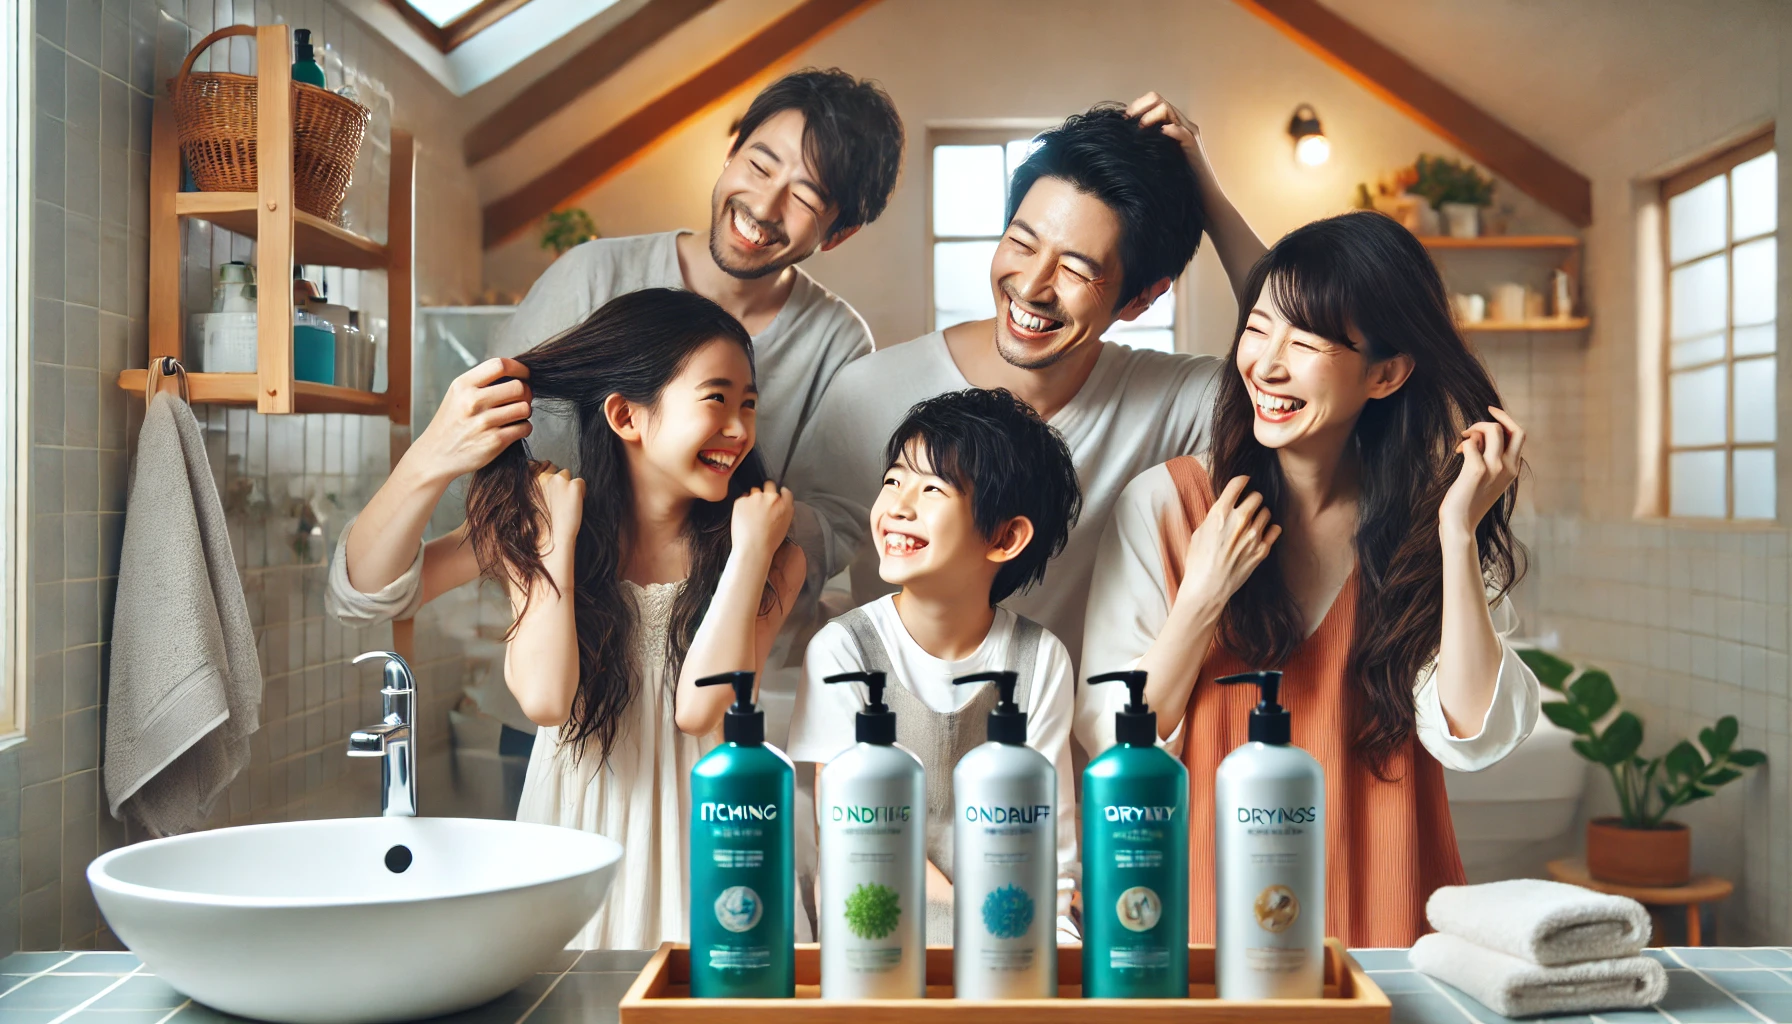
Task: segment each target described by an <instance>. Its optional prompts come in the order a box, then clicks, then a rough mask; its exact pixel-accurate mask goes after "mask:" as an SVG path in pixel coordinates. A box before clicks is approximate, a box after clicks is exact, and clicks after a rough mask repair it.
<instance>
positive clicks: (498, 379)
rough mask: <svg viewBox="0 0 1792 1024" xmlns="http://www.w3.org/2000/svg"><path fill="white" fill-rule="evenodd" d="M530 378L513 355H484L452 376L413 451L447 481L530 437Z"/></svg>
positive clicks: (473, 468)
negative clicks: (496, 356) (471, 365)
mask: <svg viewBox="0 0 1792 1024" xmlns="http://www.w3.org/2000/svg"><path fill="white" fill-rule="evenodd" d="M528 376H529V368H528V367H526V366H524V365H523V364H522V363H519V362H517V361H516V360H514V359H487V360H486V361H485V362H483V363H480V364H479V365H478V366H475V367H473V368H472V369H471V370H468V371H467V372H466V373H463V374H461V375H460V376H458V377H456V378H454V383H452V384H450V385H448V393H447V394H446V395H443V396H442V404H441V406H440V407H438V408H437V409H436V414H435V417H434V418H433V419H431V420H430V421H429V426H428V427H427V428H425V429H424V431H423V433H422V434H421V435H420V436H419V437H418V438H417V441H416V443H415V444H413V445H412V446H411V450H412V451H413V452H415V451H418V450H421V453H422V454H423V455H424V456H425V457H426V459H427V461H428V464H429V465H430V467H431V468H432V469H433V470H434V472H435V473H437V474H438V475H440V476H441V477H443V478H445V479H453V478H455V477H458V476H462V475H464V474H467V473H471V472H473V471H474V470H477V469H480V468H482V467H483V466H484V465H485V464H486V463H488V462H490V461H492V460H493V459H495V458H497V457H498V453H499V452H501V451H503V450H504V449H506V448H508V447H510V446H511V445H512V444H515V443H516V442H517V441H520V440H522V439H523V438H525V437H528V436H529V409H530V398H531V394H530V391H529V383H528V380H527V378H528ZM507 378H511V379H507Z"/></svg>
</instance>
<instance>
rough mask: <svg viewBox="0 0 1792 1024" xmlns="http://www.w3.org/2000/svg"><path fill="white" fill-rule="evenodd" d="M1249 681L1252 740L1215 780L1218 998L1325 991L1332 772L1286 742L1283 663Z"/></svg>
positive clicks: (1235, 679) (1239, 679)
mask: <svg viewBox="0 0 1792 1024" xmlns="http://www.w3.org/2000/svg"><path fill="white" fill-rule="evenodd" d="M1217 681H1218V682H1221V683H1251V684H1255V685H1256V686H1257V687H1259V689H1260V691H1261V693H1260V696H1261V699H1260V700H1259V701H1258V703H1257V706H1256V708H1255V709H1253V710H1252V711H1251V719H1250V741H1249V742H1247V743H1245V744H1243V745H1242V746H1240V747H1239V748H1238V749H1237V750H1234V751H1232V753H1230V754H1227V755H1226V759H1225V760H1224V761H1221V762H1220V767H1219V771H1218V773H1217V774H1216V776H1215V779H1214V794H1213V818H1214V858H1215V862H1216V863H1215V864H1214V888H1215V890H1216V891H1215V892H1214V907H1215V909H1216V911H1217V914H1218V926H1219V927H1218V935H1217V944H1216V950H1215V958H1216V965H1215V966H1216V969H1217V973H1218V981H1219V997H1220V998H1221V999H1318V998H1320V997H1321V996H1322V995H1324V989H1325V773H1324V771H1323V770H1322V769H1321V768H1320V767H1319V762H1318V761H1315V760H1314V759H1313V755H1311V754H1309V753H1307V752H1306V751H1304V750H1302V749H1300V748H1299V747H1297V746H1294V745H1292V744H1290V743H1289V742H1288V739H1289V734H1290V720H1289V716H1288V712H1287V710H1286V709H1284V708H1283V707H1282V705H1281V704H1279V703H1278V702H1277V696H1278V692H1279V690H1280V688H1281V684H1282V673H1280V672H1247V673H1244V674H1243V675H1236V676H1225V677H1222V678H1221V679H1219V680H1217Z"/></svg>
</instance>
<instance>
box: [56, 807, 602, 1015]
mask: <svg viewBox="0 0 1792 1024" xmlns="http://www.w3.org/2000/svg"><path fill="white" fill-rule="evenodd" d="M621 857H622V848H621V847H620V846H618V845H617V844H616V843H614V842H612V841H611V840H609V839H606V838H604V837H603V836H598V835H592V834H590V833H587V832H581V831H578V830H576V829H567V828H555V827H552V826H548V825H533V824H527V823H524V822H515V821H487V820H481V819H470V818H408V817H382V818H346V819H335V820H326V821H299V822H291V823H286V824H278V825H250V826H245V827H242V828H227V829H219V830H217V831H214V832H198V833H194V834H192V835H185V836H176V837H173V838H169V839H158V840H155V841H152V842H147V843H141V844H138V845H136V846H127V847H125V848H123V849H120V850H114V851H112V852H111V853H107V854H105V855H103V856H101V857H99V858H98V859H97V860H95V861H94V862H93V864H92V865H91V866H89V867H88V869H87V879H88V882H89V883H90V884H91V885H92V886H93V894H94V898H95V899H96V900H97V901H98V903H99V908H100V911H101V912H102V913H104V914H105V916H106V923H107V924H109V925H110V926H111V927H112V931H113V932H114V933H115V934H116V935H117V936H118V938H119V939H120V941H122V942H123V943H124V944H125V945H126V946H128V947H129V948H130V949H131V951H132V952H133V953H136V954H137V956H138V957H140V958H141V959H142V960H143V962H144V964H145V965H146V966H147V968H148V969H149V970H150V971H153V972H154V973H155V974H157V975H159V976H161V977H162V978H163V979H164V980H165V981H167V982H168V984H170V985H172V986H174V987H175V988H176V989H179V990H180V991H181V992H183V993H185V994H187V995H188V996H191V997H192V998H193V999H194V1000H196V1001H198V1002H201V1003H204V1004H206V1005H208V1006H211V1007H214V1008H216V1009H219V1010H224V1011H227V1012H229V1013H234V1014H238V1015H240V1016H244V1017H254V1018H258V1019H261V1020H269V1021H291V1022H294V1024H326V1022H328V1024H371V1022H377V1021H398V1020H416V1019H419V1018H423V1017H431V1016H435V1015H437V1014H443V1013H451V1012H453V1011H455V1010H461V1009H465V1008H467V1007H469V1006H476V1005H478V1004H480V1003H483V1002H486V1001H488V1000H491V999H495V998H497V997H498V996H500V995H502V994H504V993H505V992H508V991H509V990H511V989H512V988H515V987H516V986H517V985H519V984H521V983H522V982H523V981H524V980H526V979H527V978H528V977H529V975H530V974H532V973H533V972H535V971H537V970H539V969H541V968H542V967H543V966H544V965H545V964H547V963H548V962H549V961H551V960H552V959H553V957H554V954H555V953H556V951H558V950H560V949H561V948H563V947H564V946H565V945H566V943H567V942H568V941H570V940H571V939H572V937H573V935H575V934H576V933H577V932H578V930H579V928H580V927H581V926H583V925H584V924H585V922H586V921H588V920H589V919H590V918H591V915H592V914H594V913H596V912H597V908H598V905H599V904H600V903H602V902H603V898H604V892H605V890H606V889H607V888H608V887H609V884H610V877H611V875H613V874H614V873H615V869H616V862H617V861H618V860H619V859H620V858H621Z"/></svg>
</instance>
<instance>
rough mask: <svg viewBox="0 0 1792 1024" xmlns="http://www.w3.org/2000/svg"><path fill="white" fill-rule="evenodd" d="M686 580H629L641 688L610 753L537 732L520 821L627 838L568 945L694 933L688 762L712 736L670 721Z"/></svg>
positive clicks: (638, 942)
mask: <svg viewBox="0 0 1792 1024" xmlns="http://www.w3.org/2000/svg"><path fill="white" fill-rule="evenodd" d="M683 585H684V584H682V583H655V584H650V585H648V586H645V587H642V586H639V585H637V584H634V583H629V582H627V581H624V582H623V587H624V589H625V590H626V591H627V592H628V593H629V594H630V596H632V597H633V598H634V602H635V609H636V619H635V622H636V628H635V641H634V651H633V654H634V661H635V667H636V685H637V686H638V687H639V689H637V690H636V692H635V699H634V701H633V702H631V703H630V704H629V709H628V712H627V717H626V720H625V721H624V722H623V725H622V729H621V730H620V731H619V732H618V733H617V737H616V741H615V745H614V748H613V749H612V750H611V751H610V752H609V754H610V756H609V758H608V759H607V760H606V759H605V758H604V757H603V756H602V751H600V750H598V749H597V748H596V745H595V744H588V745H587V748H586V749H585V751H584V754H583V756H582V757H581V756H577V752H576V751H575V750H574V749H573V748H572V747H570V746H568V745H565V744H562V743H561V742H560V730H559V728H557V727H556V728H543V729H540V730H539V731H537V732H536V734H535V749H534V751H533V752H532V753H531V754H530V755H529V770H528V774H527V775H526V776H525V777H524V780H523V798H522V803H521V804H520V805H519V807H518V809H517V815H516V817H517V820H518V821H533V822H540V823H542V824H547V825H562V826H565V827H567V828H579V829H584V830H585V831H587V832H596V833H597V834H599V835H603V836H608V837H609V838H611V839H614V840H616V842H618V843H620V844H621V845H622V861H621V863H620V864H618V865H617V868H616V875H615V877H614V879H613V880H612V881H611V882H610V892H609V895H608V896H607V897H606V898H605V899H604V904H603V906H602V907H601V908H599V909H598V912H597V916H596V917H593V918H592V919H591V921H590V922H589V923H587V924H586V925H585V927H584V928H583V929H581V930H580V931H579V934H578V935H577V936H575V937H574V938H573V940H572V941H571V942H570V943H568V944H567V946H568V948H570V949H653V948H654V947H656V946H658V945H659V944H660V943H661V942H663V941H666V940H673V941H678V942H683V941H686V940H687V938H688V934H687V933H688V932H689V929H690V915H689V911H688V909H687V906H686V893H687V888H686V880H687V879H688V878H689V876H690V873H689V851H690V843H689V839H688V836H687V833H686V830H687V827H688V823H689V821H690V797H691V766H693V765H695V764H696V763H697V759H698V758H700V757H702V756H703V754H704V753H706V752H707V750H708V748H709V746H710V744H709V742H708V741H704V740H699V739H698V738H697V737H695V736H687V735H685V734H684V733H682V732H679V731H678V726H677V725H676V724H675V723H674V722H673V720H672V697H673V691H674V683H675V682H676V681H675V680H671V679H667V678H666V671H665V659H666V633H667V625H668V624H669V622H670V619H671V615H672V601H673V599H674V598H675V597H677V595H678V590H679V588H680V587H682V586H683Z"/></svg>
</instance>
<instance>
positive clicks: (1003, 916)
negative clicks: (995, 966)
mask: <svg viewBox="0 0 1792 1024" xmlns="http://www.w3.org/2000/svg"><path fill="white" fill-rule="evenodd" d="M1032 924H1033V897H1031V896H1029V895H1027V891H1026V890H1025V889H1022V888H1021V887H1020V886H1018V885H1004V886H1002V887H1001V888H1000V889H997V890H995V891H994V892H991V893H990V894H989V895H988V896H985V897H983V927H985V928H987V929H989V934H991V935H994V936H995V937H996V938H998V939H1018V938H1020V937H1021V936H1022V935H1025V934H1027V929H1028V928H1029V927H1031V926H1032Z"/></svg>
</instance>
